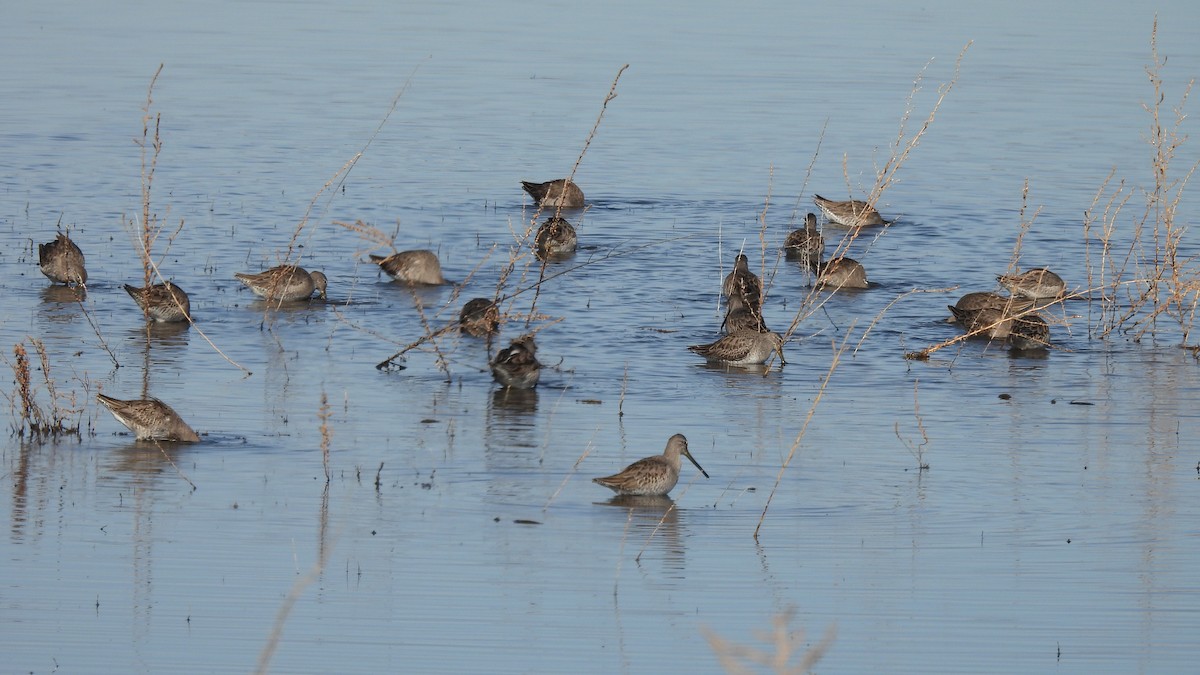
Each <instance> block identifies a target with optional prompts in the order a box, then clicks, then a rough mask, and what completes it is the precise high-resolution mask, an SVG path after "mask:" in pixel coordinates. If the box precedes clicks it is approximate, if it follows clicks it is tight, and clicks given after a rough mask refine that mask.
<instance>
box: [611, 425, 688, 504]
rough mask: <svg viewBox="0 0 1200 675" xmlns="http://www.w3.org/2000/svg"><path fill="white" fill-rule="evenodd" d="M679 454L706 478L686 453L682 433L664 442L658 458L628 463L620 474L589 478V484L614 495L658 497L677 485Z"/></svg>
mask: <svg viewBox="0 0 1200 675" xmlns="http://www.w3.org/2000/svg"><path fill="white" fill-rule="evenodd" d="M680 455H682V456H684V457H687V458H688V460H690V461H691V463H692V464H694V465H695V466H696V468H697V469H699V471H700V473H702V474H704V477H705V478H708V472H706V471H705V470H704V469H702V468H701V467H700V463H699V462H697V461H696V458H695V457H692V453H690V452H688V444H687V438H685V437H684V435H683V434H675V435H674V436H672V437H671V438H670V440H668V441H667V448H666V449H665V450H663V454H661V455H652V456H650V457H647V458H645V459H639V460H638V461H636V462H634V463H633V464H630V465H629V466H627V467H625V468H624V469H622V470H621V472H620V473H616V474H613V475H611V476H604V477H602V478H593V479H592V482H593V483H597V484H599V485H603V486H604V487H606V488H608V489H610V490H612V491H613V492H616V493H617V494H618V495H637V496H644V497H650V496H662V495H665V494H667V493H668V492H670V491H671V488H673V487H675V484H676V483H678V482H679V468H680V466H681V465H682V461H681V460H680Z"/></svg>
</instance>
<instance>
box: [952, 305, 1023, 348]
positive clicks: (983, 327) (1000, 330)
mask: <svg viewBox="0 0 1200 675" xmlns="http://www.w3.org/2000/svg"><path fill="white" fill-rule="evenodd" d="M946 306H947V307H949V308H950V313H951V314H953V315H954V318H955V319H956V320H957V321H958V323H959V324H962V327H963V328H965V329H967V333H968V334H970V335H972V336H974V335H978V336H979V337H984V338H987V339H989V340H1004V339H1006V338H1008V336H1009V334H1010V333H1011V332H1012V327H1013V319H1012V317H1011V316H1009V315H1008V314H1007V313H1005V311H1004V310H1003V309H996V308H995V307H984V308H983V309H959V308H958V307H955V306H954V305H946Z"/></svg>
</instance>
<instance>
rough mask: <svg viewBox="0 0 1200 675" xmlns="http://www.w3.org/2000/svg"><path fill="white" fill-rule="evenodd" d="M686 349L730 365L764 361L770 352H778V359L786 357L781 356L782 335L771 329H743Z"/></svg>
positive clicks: (752, 364)
mask: <svg viewBox="0 0 1200 675" xmlns="http://www.w3.org/2000/svg"><path fill="white" fill-rule="evenodd" d="M688 349H689V350H690V351H693V352H695V353H697V354H699V355H700V356H703V357H704V358H706V359H708V360H709V361H710V362H713V363H724V364H726V365H730V366H754V365H759V364H762V363H766V362H767V359H769V358H771V355H772V354H779V361H780V362H781V363H787V359H785V358H783V336H782V335H780V334H779V333H776V332H773V331H767V332H765V333H760V332H758V331H756V330H746V329H743V330H739V331H737V332H735V333H730V334H729V335H726V336H725V337H723V338H721V339H719V340H717V341H716V342H712V343H709V344H706V345H692V346H690V347H688Z"/></svg>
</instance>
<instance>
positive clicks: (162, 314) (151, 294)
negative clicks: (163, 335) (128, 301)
mask: <svg viewBox="0 0 1200 675" xmlns="http://www.w3.org/2000/svg"><path fill="white" fill-rule="evenodd" d="M125 292H126V293H128V294H129V297H131V298H133V301H134V302H136V303H137V306H138V307H141V308H142V311H143V312H145V313H146V316H148V317H150V318H151V319H153V320H155V321H161V322H164V323H170V322H173V321H187V320H188V319H189V318H190V317H191V313H190V312H191V307H192V304H191V302H190V301H189V300H188V295H187V293H184V292H183V289H182V288H180V287H178V286H176V285H175V284H173V283H171V282H169V281H167V282H164V283H161V284H154V285H153V286H147V287H145V288H138V287H137V286H130V285H129V284H125Z"/></svg>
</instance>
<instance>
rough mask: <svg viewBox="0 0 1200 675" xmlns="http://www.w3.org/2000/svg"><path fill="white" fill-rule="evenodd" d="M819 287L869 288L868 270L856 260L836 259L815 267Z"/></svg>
mask: <svg viewBox="0 0 1200 675" xmlns="http://www.w3.org/2000/svg"><path fill="white" fill-rule="evenodd" d="M813 268H814V269H815V270H816V272H817V285H819V286H829V287H831V288H833V289H835V290H837V289H841V288H868V287H869V284H868V283H867V270H866V268H864V267H863V266H862V263H860V262H858V261H857V260H855V259H854V258H847V257H845V256H843V257H841V258H834V259H833V260H830V261H829V262H827V263H822V264H818V265H814V266H813Z"/></svg>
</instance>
